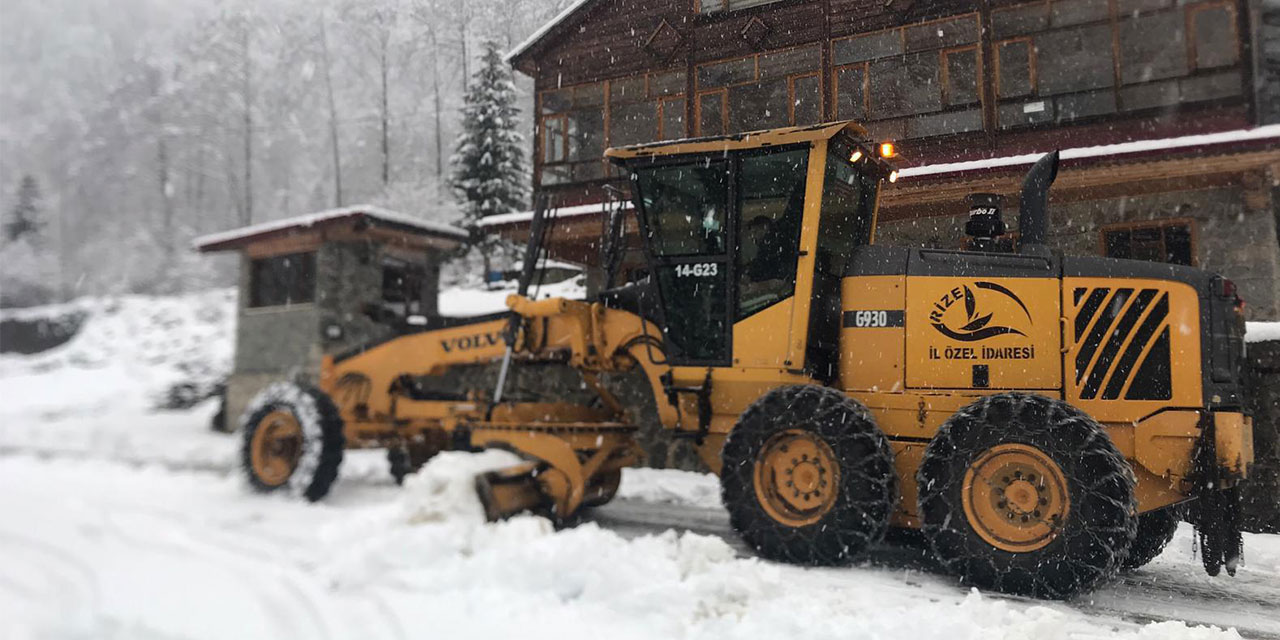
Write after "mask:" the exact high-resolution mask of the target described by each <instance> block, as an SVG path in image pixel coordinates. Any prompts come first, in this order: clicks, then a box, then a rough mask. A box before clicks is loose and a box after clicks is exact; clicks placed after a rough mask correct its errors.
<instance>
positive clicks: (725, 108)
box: [693, 87, 729, 138]
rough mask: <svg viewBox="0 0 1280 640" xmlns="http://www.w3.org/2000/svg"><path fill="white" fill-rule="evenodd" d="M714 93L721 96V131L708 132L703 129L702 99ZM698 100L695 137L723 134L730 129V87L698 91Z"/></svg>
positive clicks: (695, 110) (695, 108) (695, 113)
mask: <svg viewBox="0 0 1280 640" xmlns="http://www.w3.org/2000/svg"><path fill="white" fill-rule="evenodd" d="M712 94H715V95H718V96H720V131H716V132H713V133H708V132H706V131H703V130H702V99H703V98H704V97H706V96H710V95H712ZM697 95H698V102H697V103H696V104H695V105H694V111H693V119H694V124H693V128H694V132H693V135H694V137H697V138H705V137H708V136H722V135H725V134H727V133H728V131H729V87H720V88H718V89H707V90H706V91H698V93H697Z"/></svg>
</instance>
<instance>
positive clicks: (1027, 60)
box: [996, 38, 1036, 98]
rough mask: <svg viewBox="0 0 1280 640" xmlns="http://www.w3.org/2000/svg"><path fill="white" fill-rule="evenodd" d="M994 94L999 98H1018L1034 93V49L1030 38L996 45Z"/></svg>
mask: <svg viewBox="0 0 1280 640" xmlns="http://www.w3.org/2000/svg"><path fill="white" fill-rule="evenodd" d="M996 48H997V53H996V94H997V95H999V96H1000V97H1001V98H1020V97H1022V96H1029V95H1031V94H1032V93H1034V92H1035V87H1036V65H1035V61H1034V59H1033V58H1032V54H1034V52H1035V48H1034V47H1032V46H1031V39H1030V38H1020V39H1017V40H1009V41H1006V42H1001V43H1000V44H998V45H996Z"/></svg>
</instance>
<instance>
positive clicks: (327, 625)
mask: <svg viewBox="0 0 1280 640" xmlns="http://www.w3.org/2000/svg"><path fill="white" fill-rule="evenodd" d="M246 497H247V498H250V499H259V500H263V501H267V500H270V498H265V497H262V496H257V495H254V494H252V493H246ZM121 509H123V510H127V511H129V512H132V513H134V514H137V515H142V516H145V517H149V518H155V519H157V520H159V521H161V522H163V523H164V524H165V525H166V526H168V527H170V528H171V529H172V528H181V530H182V532H183V534H184V536H183V538H185V543H184V542H174V541H172V540H171V541H170V542H169V546H170V547H171V548H172V549H174V550H178V551H181V550H183V549H185V548H190V549H192V550H195V551H200V550H201V549H203V551H204V552H205V553H208V554H209V555H218V556H222V557H225V558H233V559H234V561H235V562H237V563H239V564H243V565H246V566H248V567H249V573H252V572H253V569H254V568H266V569H267V570H268V571H271V572H272V573H273V574H274V575H275V576H276V577H278V578H280V579H281V580H282V582H281V586H282V587H283V588H285V589H286V590H287V591H288V592H289V593H290V594H291V595H292V596H293V601H294V602H297V603H302V604H303V606H305V608H306V609H307V610H308V611H309V612H310V614H311V619H312V620H313V623H314V624H315V625H316V626H317V628H322V629H323V633H324V634H325V637H331V636H333V635H334V634H335V633H336V635H337V636H338V637H342V636H343V635H345V634H343V633H340V632H335V631H334V630H336V629H338V628H339V626H338V624H337V623H336V622H335V621H334V620H333V618H332V616H330V615H328V614H326V613H325V612H327V611H328V610H329V607H327V606H326V603H325V602H323V601H321V600H319V599H317V598H316V597H314V596H313V595H310V593H309V592H308V589H307V588H306V585H310V584H315V583H317V582H318V581H317V580H315V579H314V578H315V576H314V575H313V574H312V573H311V570H312V567H314V566H315V565H316V564H317V563H316V561H315V559H312V558H308V557H305V556H303V555H302V554H299V553H298V552H297V551H296V549H295V545H296V544H297V542H298V541H296V540H292V539H287V538H285V539H278V540H274V541H268V540H270V539H264V538H263V537H262V536H261V535H260V534H261V533H262V532H261V531H255V532H254V534H252V535H251V534H247V533H243V532H241V531H240V530H239V529H238V528H237V527H236V526H235V525H234V524H232V523H228V522H216V521H215V522H209V521H207V520H205V519H201V518H197V517H194V516H192V515H191V514H190V513H187V512H184V511H181V510H177V509H165V508H159V507H155V506H153V505H135V506H124V507H120V508H117V511H119V510H121ZM143 530H147V531H150V529H149V528H143ZM281 565H284V566H281ZM250 577H251V578H253V579H255V580H256V579H257V578H258V576H256V575H255V576H250ZM319 588H321V589H323V588H322V587H319ZM257 590H258V591H261V589H257ZM323 592H324V593H332V592H329V591H323ZM343 595H344V596H348V597H352V598H358V599H360V600H362V601H364V602H365V603H366V605H367V606H368V608H369V609H370V610H373V611H376V612H378V614H379V615H376V616H373V617H374V618H377V619H378V620H380V621H382V622H383V623H385V625H386V637H389V638H392V639H395V640H405V639H406V638H407V637H408V634H407V632H406V630H405V628H404V626H403V621H402V620H401V619H400V616H399V615H398V614H397V613H396V612H395V609H394V608H393V607H391V606H390V605H389V604H388V603H387V602H386V599H385V598H384V597H383V596H382V595H379V594H378V593H376V592H375V591H374V590H366V591H363V592H360V593H347V594H343ZM278 617H279V616H277V618H278ZM281 623H282V624H283V625H284V626H285V627H286V628H288V627H289V626H291V625H288V624H287V623H288V620H287V619H283V620H281ZM360 635H361V637H365V638H369V637H375V636H374V634H372V633H371V632H370V630H369V629H362V630H361V633H360ZM298 637H307V638H312V637H314V636H310V635H305V634H302V635H299V636H298Z"/></svg>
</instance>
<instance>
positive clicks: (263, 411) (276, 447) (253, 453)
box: [240, 382, 345, 501]
mask: <svg viewBox="0 0 1280 640" xmlns="http://www.w3.org/2000/svg"><path fill="white" fill-rule="evenodd" d="M240 428H241V431H242V433H243V438H244V440H243V444H242V446H241V449H240V462H241V466H242V467H243V469H244V473H245V477H246V478H247V479H248V481H249V485H250V486H251V487H253V488H254V489H255V490H256V491H259V492H263V493H266V492H270V491H276V490H282V489H284V490H288V491H289V492H291V493H293V494H295V495H299V496H302V497H304V498H306V499H308V500H311V501H315V500H319V499H320V498H323V497H324V496H325V494H327V493H328V492H329V488H330V486H332V484H333V481H334V480H336V479H337V477H338V467H339V465H341V464H342V449H343V446H344V444H345V440H344V437H343V434H342V418H341V416H340V415H339V414H338V408H337V407H335V406H334V404H333V401H331V400H330V399H329V397H328V396H327V395H325V394H324V392H322V391H320V390H318V389H313V388H310V387H302V386H299V385H296V384H293V383H290V382H278V383H275V384H273V385H271V386H269V387H267V388H266V389H264V390H263V391H262V392H261V393H259V394H258V395H257V397H255V398H254V399H253V401H252V402H250V403H249V408H248V409H246V410H245V413H244V416H243V417H242V418H241V421H240Z"/></svg>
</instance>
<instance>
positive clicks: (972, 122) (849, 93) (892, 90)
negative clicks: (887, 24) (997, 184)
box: [829, 13, 983, 138]
mask: <svg viewBox="0 0 1280 640" xmlns="http://www.w3.org/2000/svg"><path fill="white" fill-rule="evenodd" d="M979 32H980V29H979V21H978V14H976V13H970V14H965V15H961V16H956V17H951V18H945V19H942V20H932V21H928V22H922V23H918V24H912V25H907V26H905V27H899V28H895V29H888V30H885V31H880V32H876V33H869V34H862V35H857V36H851V37H847V38H841V39H837V40H835V41H833V42H832V45H831V59H832V67H833V69H834V70H833V72H832V77H831V78H830V79H829V80H830V81H831V82H832V83H833V85H834V86H833V91H832V93H833V96H834V98H835V101H834V108H835V114H834V116H835V117H836V118H839V119H846V118H850V119H857V120H864V121H871V122H875V121H886V120H888V121H894V122H892V123H886V124H885V125H884V126H885V127H893V126H896V127H898V131H899V133H897V134H894V135H895V136H896V135H904V136H906V137H908V138H922V137H930V136H935V135H946V134H953V133H960V132H965V131H974V130H978V129H981V128H982V114H981V110H979V109H977V108H976V105H977V104H978V103H979V102H981V101H982V99H983V89H982V54H981V52H980V49H979V47H978V34H979Z"/></svg>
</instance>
